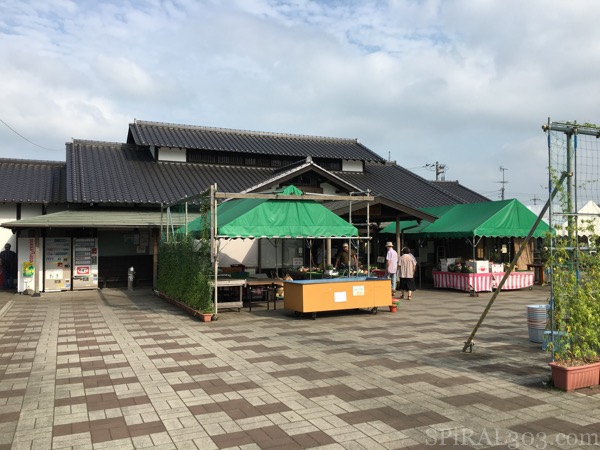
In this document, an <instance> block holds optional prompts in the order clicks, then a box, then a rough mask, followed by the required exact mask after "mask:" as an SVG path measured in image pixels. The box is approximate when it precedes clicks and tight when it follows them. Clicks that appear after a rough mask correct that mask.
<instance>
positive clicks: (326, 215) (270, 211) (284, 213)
mask: <svg viewBox="0 0 600 450" xmlns="http://www.w3.org/2000/svg"><path fill="white" fill-rule="evenodd" d="M280 193H281V194H284V195H298V196H300V195H302V191H301V190H299V189H298V188H296V187H295V186H288V187H286V188H285V189H284V190H283V191H282V192H280ZM201 226H202V220H201V219H196V220H194V221H192V222H190V223H189V224H188V232H194V231H199V230H200V229H201ZM216 234H217V237H222V238H231V239H234V238H333V237H357V236H358V230H357V228H356V227H355V226H353V225H351V224H349V223H348V222H346V221H345V220H344V219H342V218H341V217H339V216H338V215H336V214H335V213H333V212H331V211H330V210H329V209H327V208H326V207H325V206H323V205H322V204H320V203H317V202H316V201H314V200H300V199H299V200H280V199H260V198H241V199H233V200H229V201H226V202H224V203H222V204H221V205H219V206H218V207H217V233H216Z"/></svg>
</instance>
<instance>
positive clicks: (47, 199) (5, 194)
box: [0, 158, 66, 204]
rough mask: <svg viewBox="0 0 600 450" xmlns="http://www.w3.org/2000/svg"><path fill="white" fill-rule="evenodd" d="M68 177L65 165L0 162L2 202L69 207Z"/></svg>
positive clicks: (19, 160) (41, 162)
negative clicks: (66, 189)
mask: <svg viewBox="0 0 600 450" xmlns="http://www.w3.org/2000/svg"><path fill="white" fill-rule="evenodd" d="M65 173H66V164H65V163H64V162H54V161H36V160H26V159H4V158H0V180H2V182H1V183H0V201H1V202H10V203H44V204H60V203H66V195H65V178H66V176H65Z"/></svg>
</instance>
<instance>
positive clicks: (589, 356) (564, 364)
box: [547, 219, 600, 391]
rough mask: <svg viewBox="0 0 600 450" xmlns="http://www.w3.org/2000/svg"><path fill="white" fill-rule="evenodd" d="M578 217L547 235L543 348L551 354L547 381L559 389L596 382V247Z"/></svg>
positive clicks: (599, 311) (599, 357)
mask: <svg viewBox="0 0 600 450" xmlns="http://www.w3.org/2000/svg"><path fill="white" fill-rule="evenodd" d="M577 222H579V224H578V223H577ZM583 223H584V224H585V225H583V226H582V221H581V220H579V221H577V220H570V219H569V220H568V222H567V225H566V227H556V228H557V230H558V231H560V230H561V229H564V230H565V231H564V233H560V234H564V236H554V237H551V240H552V241H554V242H555V244H554V246H551V247H550V248H551V249H552V251H551V252H550V255H549V257H548V261H547V264H548V265H549V267H550V270H551V274H552V275H551V276H552V278H551V287H552V295H551V309H550V311H551V313H552V314H551V317H550V319H551V320H550V329H551V339H550V343H549V344H548V346H547V349H548V350H549V351H550V352H552V355H553V361H552V362H550V367H551V371H552V382H553V384H554V386H555V387H557V388H559V389H562V390H565V391H571V390H573V389H579V388H583V387H589V386H592V385H597V384H600V253H598V252H597V251H596V243H597V242H598V236H595V235H594V234H593V226H592V224H591V223H590V222H589V221H587V222H583ZM578 226H579V229H578ZM579 233H581V234H586V235H588V236H589V238H588V242H582V241H581V240H580V239H578V234H579Z"/></svg>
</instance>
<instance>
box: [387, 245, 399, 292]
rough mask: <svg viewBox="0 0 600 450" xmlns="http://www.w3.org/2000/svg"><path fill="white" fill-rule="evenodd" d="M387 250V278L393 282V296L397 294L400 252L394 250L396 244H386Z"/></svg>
mask: <svg viewBox="0 0 600 450" xmlns="http://www.w3.org/2000/svg"><path fill="white" fill-rule="evenodd" d="M385 248H386V249H387V253H386V255H385V263H386V271H385V273H386V278H390V279H391V280H392V294H395V293H396V272H397V271H398V252H396V250H394V244H392V243H391V242H386V244H385Z"/></svg>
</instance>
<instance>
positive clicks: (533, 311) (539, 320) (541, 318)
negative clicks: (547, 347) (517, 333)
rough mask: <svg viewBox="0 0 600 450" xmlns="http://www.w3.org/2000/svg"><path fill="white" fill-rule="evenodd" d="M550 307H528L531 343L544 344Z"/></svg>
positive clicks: (528, 327)
mask: <svg viewBox="0 0 600 450" xmlns="http://www.w3.org/2000/svg"><path fill="white" fill-rule="evenodd" d="M549 308H550V305H528V306H527V329H528V330H529V340H530V341H531V342H537V343H540V344H541V343H542V342H544V331H546V322H547V320H548V309H549Z"/></svg>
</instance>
